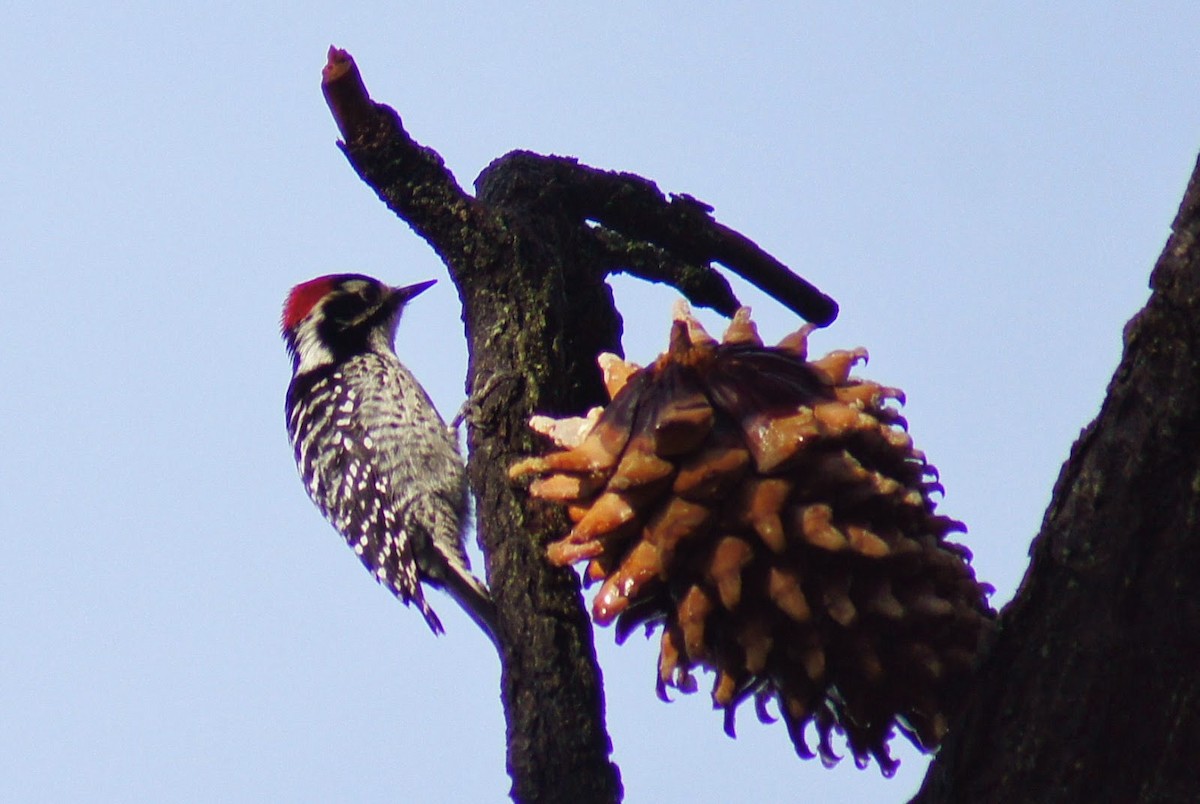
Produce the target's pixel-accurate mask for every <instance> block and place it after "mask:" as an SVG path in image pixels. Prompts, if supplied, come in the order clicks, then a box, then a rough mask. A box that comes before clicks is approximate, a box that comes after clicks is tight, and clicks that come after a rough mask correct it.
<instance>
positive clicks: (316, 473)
mask: <svg viewBox="0 0 1200 804" xmlns="http://www.w3.org/2000/svg"><path fill="white" fill-rule="evenodd" d="M432 284H433V281H429V282H421V283H418V284H416V285H409V286H407V287H390V286H388V285H385V284H384V283H382V282H380V281H378V280H376V279H372V278H371V277H369V276H363V275H361V274H335V275H330V276H322V277H318V278H316V279H312V280H310V281H308V282H304V283H302V284H299V285H297V286H296V287H294V288H292V290H291V292H290V293H289V294H288V297H287V301H286V302H285V303H284V307H283V320H282V330H283V338H284V341H285V342H286V344H287V350H288V354H289V355H290V356H291V358H292V381H291V384H290V385H289V386H288V391H287V404H286V412H287V429H288V437H289V439H290V441H291V444H292V449H293V451H294V452H295V455H296V466H297V467H298V468H299V470H300V477H301V479H303V481H304V487H305V489H307V491H308V495H309V497H311V498H312V501H313V502H314V503H316V505H317V507H318V508H320V509H321V513H323V514H324V515H325V518H326V519H328V520H329V522H330V523H331V524H332V525H333V526H334V527H335V528H336V529H337V530H338V532H339V533H341V534H342V536H343V537H344V538H345V539H346V542H347V543H348V544H349V545H350V547H351V548H352V549H353V550H354V552H355V553H356V554H357V555H358V557H359V559H360V560H361V561H362V563H363V564H364V565H365V566H366V568H367V569H368V570H370V571H371V572H372V574H374V576H375V579H376V580H377V581H378V582H379V583H381V584H383V585H384V586H386V587H387V588H388V589H390V590H391V591H392V593H393V594H394V595H396V597H398V598H400V599H401V600H402V601H404V603H405V604H409V603H412V604H415V605H416V607H417V608H418V609H420V611H421V614H422V615H424V617H425V621H426V622H427V623H428V624H429V628H430V629H431V630H432V631H433V632H434V633H435V634H440V633H442V632H443V629H442V624H441V621H439V620H438V617H437V615H436V614H434V612H433V609H432V608H430V606H429V604H428V603H427V602H426V600H425V596H424V594H423V591H422V588H421V583H422V582H424V583H427V584H429V585H430V586H433V587H437V588H440V589H444V590H445V591H446V592H448V593H449V594H450V595H451V596H452V597H453V598H454V599H455V600H456V601H457V602H458V603H459V605H461V606H462V607H463V609H465V610H466V612H467V614H468V615H470V616H471V618H472V619H473V620H474V621H475V622H476V623H477V624H478V625H479V626H480V628H482V629H483V630H484V632H485V633H486V634H487V635H488V637H489V638H491V639H492V641H493V642H495V640H496V636H495V634H496V629H495V609H494V607H493V605H492V601H491V597H490V596H489V595H488V591H487V589H486V587H484V585H483V584H482V583H481V582H480V581H479V580H478V579H477V578H476V577H475V576H474V575H472V574H471V570H470V565H469V563H468V560H467V555H466V551H465V550H464V548H463V526H464V522H465V519H466V514H467V481H466V471H465V468H464V466H463V461H462V457H461V455H460V454H459V451H458V439H457V436H456V435H455V433H454V431H453V430H451V429H450V428H448V427H447V426H446V424H445V422H444V421H443V420H442V417H441V416H440V415H438V412H437V410H436V409H435V408H434V406H433V402H432V401H430V399H429V395H428V394H427V393H426V392H425V389H424V388H422V387H421V384H420V383H418V382H417V379H416V377H414V376H413V375H412V373H411V372H410V371H409V370H408V369H407V368H405V367H404V365H403V364H401V362H400V360H399V358H397V357H396V351H395V347H394V341H395V337H396V327H397V325H398V324H399V323H400V315H401V313H402V312H403V311H404V305H405V304H407V303H408V302H409V301H410V300H411V299H412V298H413V297H414V296H416V295H417V294H419V293H421V292H422V291H423V290H425V289H426V288H428V287H429V286H430V285H432Z"/></svg>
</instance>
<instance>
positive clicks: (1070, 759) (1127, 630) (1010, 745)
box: [914, 162, 1200, 802]
mask: <svg viewBox="0 0 1200 804" xmlns="http://www.w3.org/2000/svg"><path fill="white" fill-rule="evenodd" d="M1173 229H1174V231H1173V234H1172V235H1171V237H1170V239H1169V240H1168V241H1167V244H1166V247H1165V248H1164V250H1163V253H1162V256H1161V257H1160V258H1159V260H1158V263H1157V265H1156V266H1155V269H1154V272H1153V274H1152V275H1151V281H1150V284H1151V287H1152V288H1153V293H1152V295H1151V297H1150V300H1149V302H1148V303H1147V304H1146V306H1145V308H1144V309H1143V310H1142V311H1141V312H1139V313H1138V314H1137V315H1136V316H1135V317H1134V318H1133V320H1132V321H1130V323H1129V325H1128V326H1127V327H1126V331H1125V353H1124V355H1123V357H1122V359H1121V363H1120V365H1119V366H1118V368H1117V370H1116V373H1115V375H1114V376H1113V379H1112V382H1111V384H1110V385H1109V388H1108V396H1107V398H1106V399H1105V401H1104V405H1103V406H1102V408H1101V410H1100V414H1099V415H1098V416H1097V418H1096V420H1095V421H1094V422H1093V423H1092V424H1091V425H1089V426H1088V428H1087V429H1086V430H1085V431H1084V433H1083V435H1082V436H1081V437H1080V439H1079V441H1078V442H1076V444H1075V446H1074V448H1073V449H1072V451H1071V456H1070V458H1069V459H1068V460H1067V462H1066V464H1065V465H1064V467H1063V470H1062V473H1061V474H1060V476H1059V478H1058V482H1057V484H1056V486H1055V489H1054V495H1053V498H1052V500H1051V503H1050V507H1049V509H1048V510H1047V512H1046V518H1045V521H1044V522H1043V525H1042V530H1041V533H1040V534H1039V535H1038V537H1037V538H1036V540H1035V541H1034V544H1033V548H1032V554H1033V561H1032V563H1031V565H1030V567H1029V570H1028V571H1027V573H1026V576H1025V579H1024V580H1023V582H1022V584H1021V588H1020V590H1019V591H1018V593H1017V596H1016V598H1015V599H1014V600H1013V602H1012V603H1011V604H1009V606H1007V607H1006V608H1005V610H1004V612H1003V614H1002V619H1001V629H1000V632H999V635H998V638H997V640H996V642H995V645H994V647H993V650H992V652H991V655H990V656H989V658H988V659H987V660H986V662H985V663H984V665H983V666H982V667H981V668H980V671H979V674H978V677H977V681H976V686H975V688H974V689H973V691H972V692H971V695H970V697H969V700H968V702H967V705H966V708H965V710H964V713H963V715H962V716H961V717H960V719H959V721H958V722H957V723H956V724H955V726H954V727H953V728H952V730H951V734H950V736H949V738H948V739H947V741H946V742H945V744H944V745H943V747H942V750H941V753H940V754H939V756H938V757H937V759H936V760H935V762H934V763H933V765H932V766H931V767H930V771H929V774H928V776H927V777H926V779H925V783H924V786H923V787H922V788H921V791H920V792H919V793H918V795H917V796H916V798H915V799H914V801H916V802H955V801H972V802H989V801H996V802H1000V801H1046V802H1051V801H1063V802H1074V801H1122V802H1150V801H1156V802H1157V801H1188V800H1193V799H1194V797H1195V795H1196V771H1195V758H1196V757H1197V756H1200V706H1197V702H1198V701H1200V662H1198V658H1200V596H1198V595H1197V594H1196V590H1197V589H1200V449H1197V445H1198V444H1200V370H1198V368H1197V367H1198V366H1200V245H1198V242H1197V241H1198V239H1200V162H1198V163H1197V166H1196V171H1195V172H1194V173H1193V175H1192V179H1191V182H1190V183H1189V185H1188V189H1187V192H1186V194H1185V195H1184V198H1183V203H1182V205H1181V207H1180V211H1179V215H1178V216H1177V217H1176V219H1175V222H1174V225H1173Z"/></svg>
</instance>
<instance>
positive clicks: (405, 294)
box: [392, 279, 437, 303]
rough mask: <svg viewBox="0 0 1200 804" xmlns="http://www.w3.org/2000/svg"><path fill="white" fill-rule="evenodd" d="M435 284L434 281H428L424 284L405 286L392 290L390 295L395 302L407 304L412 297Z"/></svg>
mask: <svg viewBox="0 0 1200 804" xmlns="http://www.w3.org/2000/svg"><path fill="white" fill-rule="evenodd" d="M436 282H437V280H436V279H430V280H428V281H425V282H418V283H417V284H415V285H406V286H404V287H402V288H392V295H393V296H394V297H395V299H396V301H398V302H401V303H407V302H409V301H410V300H411V299H412V298H413V297H414V296H419V295H420V294H421V293H422V292H424V291H425V290H427V289H428V288H430V287H432V286H433V285H434V284H435V283H436Z"/></svg>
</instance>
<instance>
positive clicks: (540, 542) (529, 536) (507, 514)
mask: <svg viewBox="0 0 1200 804" xmlns="http://www.w3.org/2000/svg"><path fill="white" fill-rule="evenodd" d="M322 83H323V89H324V92H325V97H326V100H327V101H328V103H329V107H330V110H331V111H332V113H333V116H334V119H335V121H336V122H337V124H338V127H339V129H340V131H341V133H342V137H343V140H344V142H343V143H342V144H341V147H342V149H343V151H344V152H345V154H346V156H347V158H348V159H349V160H350V163H351V165H352V166H353V167H354V169H355V170H356V171H357V172H358V174H359V176H361V177H362V179H363V180H364V181H365V182H366V183H367V184H368V185H370V186H371V187H372V188H373V189H374V190H375V191H376V193H378V195H379V197H380V199H382V200H383V202H384V203H386V204H387V205H388V207H389V208H391V209H392V210H393V211H394V212H395V213H396V214H397V215H398V216H400V217H401V218H403V219H404V220H405V221H407V222H408V223H409V224H410V225H411V226H412V227H413V229H414V230H415V231H416V232H417V233H418V234H419V235H421V236H422V237H423V238H425V240H426V241H428V242H429V244H430V245H431V246H432V247H433V248H434V250H435V251H436V252H437V253H438V255H439V256H441V258H442V260H443V261H444V262H445V263H446V266H447V268H448V269H449V273H450V277H451V279H452V280H453V282H454V284H455V286H456V287H457V289H458V293H459V297H460V299H461V301H462V304H463V320H464V322H465V325H466V334H467V340H468V343H469V349H470V362H469V367H468V380H467V387H468V388H469V389H470V392H471V400H472V406H473V410H472V412H471V415H470V416H468V419H467V422H468V439H467V441H468V446H469V450H470V455H469V458H468V475H469V477H470V482H471V487H472V491H473V492H474V494H475V497H476V500H477V503H478V505H477V512H476V513H477V516H476V519H477V522H478V525H479V534H480V542H481V545H482V547H483V552H484V556H485V560H486V564H487V575H488V580H489V585H490V587H491V590H492V595H493V597H494V598H495V601H496V605H497V609H498V612H499V634H498V636H499V642H500V648H501V662H502V667H503V669H502V677H501V697H502V701H503V704H504V711H505V716H506V719H507V723H508V735H507V736H508V770H509V774H510V775H511V776H512V779H513V788H512V796H513V798H514V799H516V800H518V801H523V802H525V801H528V802H534V801H538V802H543V801H544V802H553V801H564V802H568V801H569V802H573V803H574V804H584V803H586V802H610V801H616V800H619V799H620V797H621V792H622V791H621V783H620V776H619V773H618V770H617V767H616V765H614V764H613V763H612V762H611V761H610V760H609V754H610V753H611V750H612V746H611V743H610V741H609V737H608V733H607V731H606V728H605V723H604V696H603V687H602V682H601V676H600V671H599V668H598V667H597V665H596V658H595V650H594V646H593V642H592V630H591V624H590V622H589V620H588V617H587V613H586V611H585V609H584V607H583V604H582V598H581V596H580V591H579V583H578V579H577V577H576V575H575V573H574V572H573V571H572V570H570V569H559V568H555V567H553V566H552V565H551V564H550V563H549V562H547V561H546V560H545V557H544V554H545V545H546V543H547V542H548V541H549V540H550V539H551V538H557V537H558V536H559V535H561V533H562V532H563V531H564V530H566V529H567V527H568V525H567V522H566V520H565V519H564V518H563V516H562V514H561V512H559V511H557V510H555V509H554V508H552V507H548V506H545V505H542V504H538V503H537V502H531V501H528V500H526V499H525V498H524V496H523V495H522V496H518V495H517V494H516V493H515V491H514V489H513V487H512V485H511V483H510V481H509V479H508V475H507V469H508V467H509V466H511V465H512V464H513V463H514V462H515V461H516V460H517V459H518V458H519V457H522V456H524V455H528V454H530V453H532V452H534V451H536V450H537V445H536V444H535V443H534V440H533V436H532V434H531V433H530V431H529V428H528V427H527V422H528V419H529V416H530V414H531V413H533V412H535V411H536V412H538V413H547V414H569V413H581V412H583V411H585V410H586V409H587V408H589V407H591V406H592V405H595V404H599V403H601V402H602V401H603V400H604V396H603V385H602V383H601V377H600V373H599V371H598V369H597V367H596V364H595V357H596V355H597V354H598V353H600V352H602V351H608V352H616V353H618V354H620V353H621V318H620V316H619V315H618V313H617V311H616V308H615V307H614V305H613V299H612V294H611V292H610V290H609V288H608V285H607V284H606V282H605V279H606V277H607V276H608V275H609V274H611V273H614V272H617V271H626V272H629V273H632V274H635V275H637V276H641V277H643V278H645V279H648V280H650V281H659V282H667V283H669V284H671V285H673V286H674V287H676V288H677V289H679V290H680V291H681V292H682V293H683V294H684V295H685V296H686V297H687V298H688V299H690V300H691V301H692V302H693V303H695V304H698V305H703V306H708V307H712V308H714V309H716V310H719V311H721V312H724V313H726V314H730V313H732V312H733V311H734V310H735V309H736V308H737V306H738V302H737V299H736V298H735V297H734V295H733V293H732V291H731V290H730V288H729V285H728V283H727V282H726V281H725V280H724V278H723V277H721V275H720V274H718V273H717V272H716V271H715V270H713V268H712V266H711V263H713V262H720V263H722V264H723V265H725V266H726V267H728V268H730V269H731V270H733V271H735V272H736V273H738V274H740V275H742V276H743V277H745V278H747V279H748V280H749V281H751V282H752V283H755V284H756V285H758V286H759V287H761V288H763V289H764V290H765V291H767V292H768V293H770V294H772V295H773V296H775V297H776V298H777V299H779V300H780V301H781V302H782V303H783V304H785V305H787V306H788V307H790V308H791V309H793V310H795V311H797V312H799V313H800V314H802V315H804V316H805V317H807V318H809V319H810V320H813V321H815V322H817V323H821V324H826V323H828V322H829V321H831V320H832V319H833V318H834V316H835V315H836V314H837V306H836V305H835V304H834V303H833V301H832V300H831V299H829V298H827V297H825V296H823V295H822V294H821V293H820V292H818V291H817V290H816V289H815V288H813V287H812V286H811V285H809V284H808V283H807V282H805V281H804V280H802V279H800V278H799V277H796V276H795V275H793V274H792V273H791V272H790V271H788V270H787V268H786V267H784V266H783V265H782V264H781V263H779V261H778V260H776V259H774V258H773V257H771V256H770V255H769V254H767V253H766V252H764V251H762V250H761V249H759V248H758V247H757V246H756V245H754V244H753V243H752V242H750V241H749V240H748V239H746V238H745V237H743V236H742V235H740V234H738V233H737V232H734V231H732V230H730V229H728V228H726V227H723V226H721V225H720V224H718V223H717V222H716V221H714V220H713V219H712V218H711V216H710V215H709V212H711V210H710V209H709V208H708V207H706V206H705V205H704V204H702V203H701V202H699V201H697V200H695V199H693V198H691V197H689V196H672V197H670V198H667V197H664V195H663V194H662V193H661V192H660V191H659V190H658V188H657V187H655V186H654V185H653V184H652V183H650V182H648V181H646V180H645V179H642V178H640V177H638V176H633V175H628V174H618V173H610V172H605V171H600V170H595V169H592V168H588V167H585V166H582V165H579V164H578V163H576V162H575V161H574V160H571V159H565V158H560V157H544V156H538V155H535V154H530V153H524V152H514V153H511V154H509V155H507V156H505V157H502V158H501V159H498V160H497V161H496V162H494V163H493V164H492V165H490V166H489V167H488V168H487V169H486V170H485V171H484V172H483V173H482V174H481V175H480V177H479V179H478V180H477V182H476V192H477V195H476V196H474V197H473V196H471V195H469V194H468V193H466V192H465V191H464V190H463V189H462V188H461V187H460V186H459V185H458V183H457V182H456V181H455V179H454V177H453V176H452V175H451V173H450V172H449V171H448V170H447V169H446V167H445V166H444V164H443V163H442V160H441V157H439V156H438V154H437V153H436V152H434V151H432V150H430V149H428V148H424V147H422V146H421V145H419V144H418V143H417V142H415V141H414V140H413V139H412V138H411V137H410V136H409V134H408V133H407V132H406V131H405V130H404V127H403V125H402V124H401V121H400V118H399V116H398V115H397V114H396V112H395V111H393V110H392V109H390V108H388V107H387V106H383V105H381V104H376V103H374V102H373V101H372V100H371V99H370V98H369V96H368V95H367V92H366V89H365V87H364V85H363V82H362V79H361V77H360V75H359V72H358V69H357V67H355V65H354V62H353V61H352V60H351V58H350V57H349V55H348V54H346V53H345V52H343V51H338V50H335V49H331V50H330V54H329V62H328V64H327V65H326V68H325V71H324V75H323V82H322Z"/></svg>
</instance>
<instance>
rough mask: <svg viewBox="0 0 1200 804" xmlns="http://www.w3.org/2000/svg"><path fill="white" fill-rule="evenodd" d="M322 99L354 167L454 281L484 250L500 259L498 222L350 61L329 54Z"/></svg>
mask: <svg viewBox="0 0 1200 804" xmlns="http://www.w3.org/2000/svg"><path fill="white" fill-rule="evenodd" d="M321 91H322V92H323V93H324V95H325V102H326V103H327V104H328V106H329V111H330V112H331V113H332V114H333V119H334V121H335V122H336V123H337V126H338V130H339V131H340V132H341V134H342V138H343V141H342V142H339V143H338V147H340V148H341V149H342V151H343V152H344V153H345V154H346V158H347V159H348V160H350V164H351V166H352V167H353V168H354V170H355V171H356V172H357V173H358V175H359V176H360V177H361V178H362V180H363V181H364V182H366V183H367V185H368V186H370V187H371V188H372V189H373V190H374V191H375V193H376V194H377V195H378V196H379V198H380V200H382V201H383V202H384V203H385V204H387V206H388V209H390V210H392V211H393V212H395V213H396V214H397V215H398V216H399V217H401V218H402V219H404V220H405V221H407V222H408V224H409V225H410V226H412V228H413V230H414V231H416V233H417V234H419V235H420V236H421V237H423V238H425V240H426V241H427V242H428V243H429V244H430V245H431V246H433V248H434V250H435V251H437V253H438V254H439V255H440V256H441V257H442V259H443V260H444V261H445V263H446V266H447V268H449V269H450V272H451V276H453V275H454V271H455V270H457V269H458V268H459V267H460V266H462V265H466V264H469V263H470V262H472V261H473V257H472V254H473V253H474V252H475V250H476V249H484V250H486V251H487V252H488V253H491V252H492V251H494V246H495V243H496V242H497V241H499V240H501V239H502V234H503V233H502V231H500V229H499V227H498V224H497V221H496V220H495V219H494V217H492V215H491V214H490V213H489V211H488V210H486V209H485V208H483V207H482V206H480V205H479V204H478V203H477V202H476V201H475V199H474V198H472V197H471V196H470V195H468V194H467V193H466V192H465V191H463V189H462V187H460V186H459V184H458V182H457V181H456V180H455V178H454V175H453V174H452V173H451V172H450V171H449V170H448V169H447V168H446V165H445V163H444V162H443V161H442V157H441V156H440V155H439V154H438V153H437V151H434V150H433V149H432V148H425V147H424V146H422V145H420V144H419V143H417V142H416V141H415V140H413V138H412V137H410V136H409V134H408V132H407V131H405V130H404V125H403V123H402V122H401V120H400V115H398V114H397V113H396V111H395V110H394V109H392V108H391V107H390V106H385V105H384V104H382V103H376V102H375V101H373V100H371V98H370V96H369V95H368V94H367V88H366V86H365V84H364V83H363V80H362V75H361V74H360V73H359V70H358V65H356V64H355V63H354V59H353V57H352V56H351V55H350V54H349V53H347V52H346V51H344V50H339V49H338V48H335V47H330V48H329V54H328V61H327V63H326V65H325V67H324V69H323V70H322V71H321Z"/></svg>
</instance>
